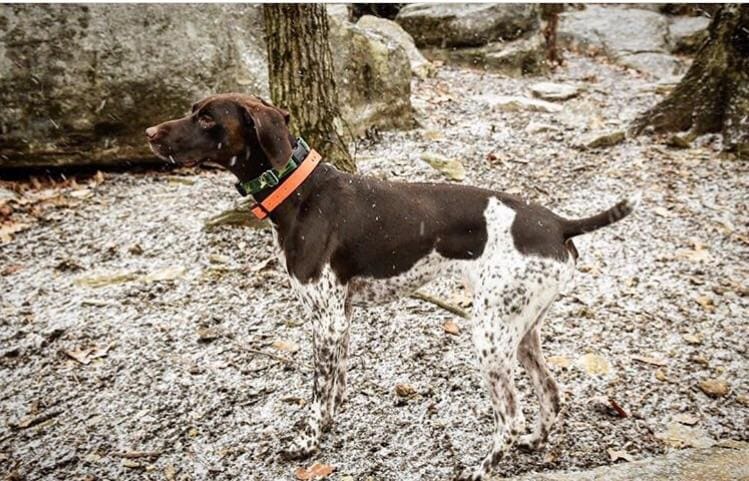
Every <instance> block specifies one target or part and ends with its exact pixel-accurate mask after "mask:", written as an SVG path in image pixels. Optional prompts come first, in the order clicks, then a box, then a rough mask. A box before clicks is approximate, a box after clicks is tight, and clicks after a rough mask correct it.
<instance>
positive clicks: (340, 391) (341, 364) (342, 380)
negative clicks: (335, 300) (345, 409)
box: [331, 294, 353, 414]
mask: <svg viewBox="0 0 749 481" xmlns="http://www.w3.org/2000/svg"><path fill="white" fill-rule="evenodd" d="M352 310H353V305H352V303H351V296H350V295H349V294H347V295H346V302H345V305H344V313H345V315H346V329H345V331H344V333H343V336H342V337H341V339H340V340H339V341H338V344H337V349H338V364H337V369H336V377H335V398H334V405H333V406H332V407H331V413H333V414H335V412H336V410H337V409H338V408H339V407H340V406H341V405H342V404H343V403H344V402H346V379H347V376H346V371H347V369H348V358H349V342H350V339H351V314H352Z"/></svg>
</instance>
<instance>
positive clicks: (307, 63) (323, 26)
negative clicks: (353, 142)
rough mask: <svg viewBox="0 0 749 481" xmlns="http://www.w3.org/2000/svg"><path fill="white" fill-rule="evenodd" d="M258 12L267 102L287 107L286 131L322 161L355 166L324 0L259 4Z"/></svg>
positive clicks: (349, 169)
mask: <svg viewBox="0 0 749 481" xmlns="http://www.w3.org/2000/svg"><path fill="white" fill-rule="evenodd" d="M263 16H264V19H265V33H266V37H267V39H266V40H267V41H266V44H267V48H268V73H269V80H270V92H271V98H272V99H273V102H274V103H275V104H276V105H278V106H279V107H283V108H285V109H287V110H289V112H290V113H291V123H290V128H291V130H292V132H297V133H298V134H299V135H301V136H302V137H303V138H304V139H305V140H306V141H307V143H308V144H309V145H310V146H311V147H313V148H314V149H316V150H318V151H319V152H320V153H321V154H322V155H323V157H324V158H325V160H326V161H328V162H330V163H332V164H333V165H335V166H336V167H338V168H339V169H342V170H345V171H347V172H353V171H355V170H356V165H355V164H354V160H353V158H352V157H351V155H350V154H349V152H348V147H347V141H346V138H347V137H348V136H347V135H345V131H344V129H343V125H344V123H343V121H342V119H341V113H340V110H339V108H338V93H337V90H336V84H335V80H334V72H333V58H332V54H331V51H330V44H329V41H328V30H329V29H328V16H327V13H326V10H325V5H321V4H265V5H263Z"/></svg>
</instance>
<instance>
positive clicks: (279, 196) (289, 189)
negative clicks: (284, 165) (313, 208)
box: [251, 149, 322, 220]
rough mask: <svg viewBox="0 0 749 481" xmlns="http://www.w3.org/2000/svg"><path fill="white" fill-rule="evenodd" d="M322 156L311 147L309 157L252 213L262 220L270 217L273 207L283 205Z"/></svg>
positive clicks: (258, 204) (253, 209)
mask: <svg viewBox="0 0 749 481" xmlns="http://www.w3.org/2000/svg"><path fill="white" fill-rule="evenodd" d="M321 159H322V157H321V156H320V154H318V153H317V151H316V150H315V149H310V151H309V154H307V157H306V158H305V159H304V160H303V161H302V163H301V164H300V165H299V167H297V168H296V169H295V170H294V172H292V173H291V175H289V176H288V177H287V178H286V180H284V181H283V182H282V183H281V184H279V185H278V187H276V188H275V190H273V192H272V193H271V194H270V195H269V196H268V197H266V198H265V199H263V201H262V202H258V203H257V204H255V205H254V206H253V207H252V209H251V210H252V213H253V214H255V217H257V218H258V219H260V220H263V219H265V218H266V217H268V214H270V213H271V212H273V209H275V208H276V207H278V206H279V205H281V203H283V201H285V200H286V199H287V198H288V197H289V196H290V195H291V194H292V193H293V192H294V191H295V190H296V189H297V187H299V186H300V185H302V183H303V182H304V181H305V180H307V177H309V175H310V174H311V173H312V171H313V170H315V167H317V164H319V163H320V160H321Z"/></svg>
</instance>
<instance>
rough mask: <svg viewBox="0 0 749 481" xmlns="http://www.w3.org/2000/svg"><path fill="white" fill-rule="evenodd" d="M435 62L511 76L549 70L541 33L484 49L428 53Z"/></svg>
mask: <svg viewBox="0 0 749 481" xmlns="http://www.w3.org/2000/svg"><path fill="white" fill-rule="evenodd" d="M424 52H425V54H426V55H427V57H429V58H430V59H431V60H439V61H442V62H446V63H452V64H457V65H465V66H468V67H475V68H480V69H484V70H488V71H492V72H498V73H501V74H504V75H509V76H511V77H520V76H523V75H542V74H544V73H546V72H547V71H548V63H547V62H546V44H545V42H544V39H543V37H542V36H541V35H540V34H536V35H531V36H530V37H523V38H519V39H516V40H511V41H509V42H490V43H488V44H486V45H483V46H481V47H468V48H433V49H426V50H424Z"/></svg>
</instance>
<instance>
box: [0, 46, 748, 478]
mask: <svg viewBox="0 0 749 481" xmlns="http://www.w3.org/2000/svg"><path fill="white" fill-rule="evenodd" d="M551 77H552V80H554V81H562V82H566V83H571V84H576V85H579V86H581V87H584V89H585V90H584V91H583V92H582V93H581V94H580V95H579V96H578V97H576V98H573V99H571V100H567V101H564V102H559V105H560V106H562V111H560V112H552V113H546V112H531V111H526V110H521V111H515V112H504V111H499V110H492V109H489V108H487V106H486V102H487V97H486V96H489V95H522V96H528V97H530V92H529V86H530V85H531V84H533V83H535V82H538V81H540V80H543V79H539V78H525V79H511V78H505V77H501V76H497V75H491V74H485V73H481V72H478V71H472V70H467V69H456V68H447V67H443V68H441V69H440V70H439V72H438V74H437V76H436V78H432V79H427V80H423V81H422V80H415V81H414V84H413V99H414V105H415V107H416V109H417V113H418V116H419V118H420V121H421V124H422V125H421V127H420V128H417V129H415V130H412V131H408V132H388V133H383V134H381V135H380V136H378V137H377V138H376V139H375V140H372V141H369V142H366V143H363V144H362V145H359V147H358V149H357V156H358V162H359V166H360V170H361V172H362V173H364V174H367V175H376V176H381V177H386V178H392V179H401V180H423V179H427V180H435V181H442V180H444V178H443V175H442V174H441V173H440V172H439V171H437V170H435V169H433V168H432V167H430V166H429V165H428V164H427V163H425V162H424V161H423V160H422V154H424V153H427V154H439V155H441V156H444V157H446V158H449V159H457V160H459V161H460V162H461V163H462V165H463V166H464V167H465V171H466V178H465V180H464V181H463V182H465V183H469V184H475V185H480V186H485V187H491V188H494V189H498V190H509V191H512V192H519V193H522V195H524V196H526V197H527V198H528V199H531V200H534V201H538V202H541V203H543V204H544V205H546V206H549V207H550V208H552V209H553V210H554V211H555V212H557V213H559V214H562V215H565V216H568V217H581V216H585V215H589V214H592V213H595V212H597V211H599V210H601V209H603V208H605V207H608V206H610V205H612V204H613V203H614V202H615V201H617V200H619V199H621V198H623V197H625V196H628V195H630V194H631V193H632V192H634V191H636V190H640V191H642V194H643V202H642V204H641V208H640V209H639V210H638V211H637V212H636V213H635V214H634V215H633V216H632V217H630V218H629V219H627V220H626V221H624V222H622V223H620V224H617V225H615V226H613V227H611V228H607V229H604V230H602V231H598V232H596V233H594V234H591V235H587V236H583V237H580V238H578V239H579V240H578V241H577V247H578V250H579V251H580V254H581V258H580V260H579V262H578V273H577V276H576V280H575V284H574V285H573V286H570V288H569V290H568V291H567V292H566V293H565V294H564V295H563V296H562V297H561V298H560V299H559V300H558V301H557V302H556V303H555V305H554V307H553V309H552V311H551V312H550V314H549V315H548V317H547V321H546V324H545V327H544V331H543V332H544V350H545V352H546V354H547V357H548V358H549V361H550V363H551V364H552V370H553V371H554V373H555V375H556V378H557V380H558V381H559V383H560V384H561V386H562V388H563V405H564V407H563V414H562V420H561V421H560V422H559V424H558V425H557V429H556V431H555V432H554V433H553V434H552V437H551V440H550V445H549V446H548V448H547V449H545V450H543V451H541V452H538V453H533V454H527V453H521V452H517V451H512V452H511V453H510V455H509V456H507V457H506V458H505V460H503V461H502V463H501V465H500V466H499V470H498V471H499V474H502V475H513V474H519V473H526V472H529V471H532V470H535V471H551V470H559V469H572V468H583V467H593V466H600V465H606V464H610V463H613V462H622V460H627V459H642V458H647V457H649V456H652V455H655V454H658V453H663V452H665V451H666V450H670V449H677V448H678V447H679V446H690V445H700V444H703V445H709V444H712V443H713V442H715V441H717V440H725V439H736V440H744V441H747V440H749V405H748V403H749V398H748V397H747V396H748V395H749V381H748V380H747V366H748V363H747V342H746V338H747V335H749V330H748V328H747V326H748V325H749V324H748V322H747V321H748V318H749V316H748V313H749V310H748V309H747V308H748V307H749V298H748V297H747V295H748V293H749V286H748V285H747V279H748V278H749V275H748V274H749V262H748V261H749V236H747V233H748V232H749V230H748V229H747V226H748V225H749V212H747V206H748V205H749V176H747V173H748V172H749V165H747V163H741V162H737V161H735V160H731V159H730V158H723V157H722V156H721V155H719V151H720V138H719V137H716V136H706V137H702V138H700V139H698V141H697V142H696V143H695V145H694V146H693V148H689V149H681V150H679V149H675V148H671V147H668V146H667V145H665V139H657V138H656V139H653V138H648V137H645V138H638V139H627V140H625V141H624V142H622V143H620V144H618V145H615V146H613V147H610V148H606V149H588V150H585V149H580V148H578V147H577V144H578V143H579V142H580V138H581V137H582V136H584V135H586V134H588V133H590V132H601V131H608V130H621V129H623V128H625V127H626V125H627V123H628V121H630V120H631V119H632V118H633V117H634V116H635V115H636V113H638V112H641V111H643V110H644V109H646V108H647V107H649V106H651V105H653V104H654V103H655V102H656V101H657V100H658V98H660V96H661V94H662V90H661V89H660V87H657V86H656V85H655V84H653V83H651V82H650V81H648V80H647V79H644V78H641V77H639V76H638V75H637V74H634V73H632V72H630V71H625V70H622V69H620V68H617V67H612V66H610V65H606V64H603V63H600V62H598V61H596V60H591V59H586V58H578V57H574V56H570V57H569V58H568V62H567V65H566V66H565V67H564V68H562V69H560V70H559V71H558V72H556V73H555V74H553V75H552V76H551ZM153 120H154V121H158V120H162V119H153ZM232 184H233V179H232V178H231V176H230V175H228V174H226V173H223V172H217V171H208V172H206V171H201V172H198V171H195V170H183V171H178V172H172V173H169V174H165V173H161V174H159V173H146V174H127V173H125V174H114V173H106V174H104V175H103V176H99V177H96V178H92V179H89V180H87V181H81V182H80V183H79V184H78V185H72V186H70V185H68V186H67V187H64V188H55V189H41V190H40V189H28V190H25V191H24V192H23V194H22V197H21V198H20V199H16V200H14V201H12V202H11V203H10V204H7V205H12V206H15V209H16V212H14V214H13V217H12V219H14V221H15V222H17V223H26V224H28V225H27V226H26V229H25V230H22V231H19V232H16V233H15V234H10V235H7V237H8V239H6V242H4V243H2V244H0V273H1V274H2V275H1V276H0V295H1V296H2V297H1V298H0V346H1V348H0V380H1V382H2V384H1V386H0V474H2V475H3V476H5V477H6V478H5V479H14V480H21V479H28V480H38V479H59V480H94V479H102V480H114V479H116V480H136V479H138V480H140V479H153V480H162V479H167V480H239V479H241V480H276V479H279V480H286V479H294V478H295V476H296V474H295V470H297V468H300V467H308V466H309V465H311V464H312V463H313V462H319V463H323V464H327V465H330V466H332V467H333V468H334V470H335V471H334V473H333V474H332V475H331V477H330V479H334V480H341V481H343V480H346V481H352V480H356V481H360V480H361V481H365V480H403V481H411V480H447V479H450V478H451V477H452V476H454V475H455V474H456V472H457V470H458V468H459V467H460V466H466V465H472V464H474V463H476V462H477V461H478V460H479V459H480V458H481V457H482V456H483V454H484V453H485V451H486V449H488V446H489V434H490V430H491V414H490V406H489V402H488V399H487V393H486V392H485V390H484V387H483V385H482V382H481V379H480V377H479V375H478V372H477V370H476V368H475V360H474V356H473V353H472V347H471V343H470V332H469V325H468V322H467V321H465V320H464V319H462V318H459V317H457V316H455V315H453V314H450V313H449V312H447V311H445V310H442V309H440V308H438V307H436V306H434V305H432V304H428V303H424V302H422V301H419V300H416V299H412V298H404V299H402V300H400V301H398V302H396V303H393V304H391V305H387V306H374V307H371V308H368V309H359V310H357V311H356V312H355V320H354V326H353V332H352V336H353V337H352V361H351V371H350V397H349V403H348V405H347V406H346V408H345V411H344V412H342V413H341V414H339V415H338V417H337V424H336V426H335V428H334V430H333V431H332V432H331V433H330V435H328V437H327V438H326V439H325V440H324V442H323V444H322V450H321V451H320V453H319V454H318V455H317V456H316V457H315V458H313V459H311V460H309V461H302V462H286V461H283V460H282V459H281V458H280V457H279V455H278V452H279V451H280V450H281V449H282V448H283V447H284V443H285V441H286V439H287V438H288V437H289V436H290V435H291V433H293V432H294V430H295V424H297V423H298V421H299V420H300V419H301V415H302V413H303V407H302V404H303V403H304V400H305V399H307V397H308V395H309V393H310V390H311V366H310V362H311V361H310V359H311V353H310V348H311V341H310V328H309V326H308V325H306V324H305V322H304V319H303V318H302V316H301V309H300V307H299V306H298V304H297V303H296V301H295V300H294V298H293V293H292V292H291V290H290V289H289V286H288V283H287V281H286V277H285V275H284V273H283V272H281V269H280V267H279V265H278V264H277V262H276V261H275V260H274V257H273V255H274V254H273V252H274V249H273V246H272V243H271V241H272V239H271V232H270V231H269V230H268V229H248V228H235V227H220V228H217V229H214V230H211V231H207V230H205V229H204V228H203V224H204V221H205V220H206V219H207V218H208V217H210V216H212V215H215V214H216V213H218V212H220V211H222V210H223V209H225V208H227V207H229V206H231V205H232V203H233V202H234V201H235V200H236V198H237V195H236V192H235V190H234V188H233V185H232ZM3 185H4V187H5V188H22V187H24V186H13V185H11V184H8V183H5V184H3ZM10 238H12V239H10ZM425 291H426V292H429V293H431V294H434V295H436V296H439V297H441V298H443V299H445V300H447V301H449V302H451V303H453V304H461V303H462V304H465V301H466V295H465V293H464V292H463V291H462V288H461V286H460V284H459V283H457V282H454V281H452V280H448V279H443V280H440V281H438V282H435V283H434V284H432V285H429V286H427V287H426V288H425ZM446 321H453V322H455V323H456V324H457V326H458V328H459V332H458V334H457V335H452V334H448V333H446V332H445V330H444V329H443V324H444V323H445V322H446ZM518 375H519V376H520V377H519V379H520V380H519V388H520V389H521V392H522V394H523V397H524V401H523V405H524V410H525V412H526V416H527V417H528V419H529V422H530V421H532V416H533V415H534V413H535V411H536V402H535V399H534V398H533V397H532V396H531V395H530V392H529V385H528V382H527V380H526V378H525V377H524V376H523V375H520V374H518ZM705 381H708V382H705ZM396 384H406V385H408V386H410V387H411V388H412V389H413V394H412V395H410V396H406V397H400V396H398V395H397V394H396V392H395V386H396ZM706 392H709V393H711V395H708V394H706ZM663 433H666V434H663ZM297 474H303V473H297Z"/></svg>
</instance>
